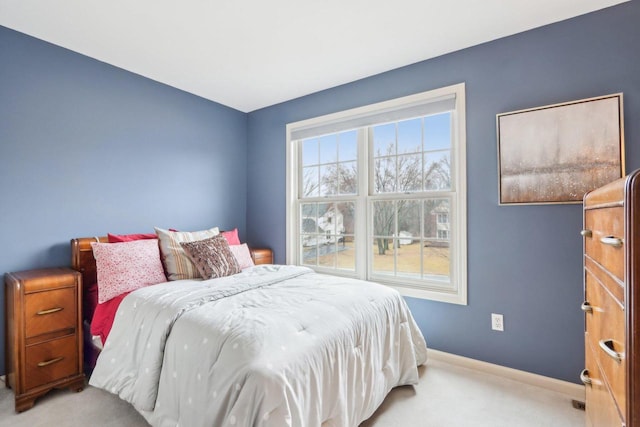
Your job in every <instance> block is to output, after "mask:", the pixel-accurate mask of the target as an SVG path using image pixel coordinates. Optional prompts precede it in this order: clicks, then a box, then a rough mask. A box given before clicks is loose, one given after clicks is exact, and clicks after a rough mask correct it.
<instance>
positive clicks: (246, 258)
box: [229, 243, 255, 269]
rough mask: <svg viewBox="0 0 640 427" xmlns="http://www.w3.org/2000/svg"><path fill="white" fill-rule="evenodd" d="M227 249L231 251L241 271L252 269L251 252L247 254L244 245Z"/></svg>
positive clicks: (245, 245) (247, 249) (247, 250)
mask: <svg viewBox="0 0 640 427" xmlns="http://www.w3.org/2000/svg"><path fill="white" fill-rule="evenodd" d="M229 249H231V253H232V254H233V256H234V257H235V258H236V261H238V265H239V266H240V268H241V269H245V268H247V267H253V266H254V265H255V264H254V263H253V259H251V252H249V247H248V246H247V244H246V243H243V244H241V245H235V246H229Z"/></svg>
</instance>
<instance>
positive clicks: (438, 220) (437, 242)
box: [422, 199, 451, 280]
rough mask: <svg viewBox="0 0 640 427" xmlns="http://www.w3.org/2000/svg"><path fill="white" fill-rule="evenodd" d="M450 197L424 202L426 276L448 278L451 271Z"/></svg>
mask: <svg viewBox="0 0 640 427" xmlns="http://www.w3.org/2000/svg"><path fill="white" fill-rule="evenodd" d="M450 219H451V213H450V204H449V200H448V199H431V200H427V201H425V202H424V238H425V242H424V248H423V258H422V263H423V269H424V276H425V278H427V279H429V278H431V279H437V280H443V279H448V278H449V276H450V271H451V261H450V255H451V249H450V227H451V223H450Z"/></svg>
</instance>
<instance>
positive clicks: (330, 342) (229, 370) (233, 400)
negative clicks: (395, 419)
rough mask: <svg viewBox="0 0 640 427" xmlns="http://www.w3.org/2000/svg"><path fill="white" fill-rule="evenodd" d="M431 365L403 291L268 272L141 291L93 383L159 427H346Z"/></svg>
mask: <svg viewBox="0 0 640 427" xmlns="http://www.w3.org/2000/svg"><path fill="white" fill-rule="evenodd" d="M425 361H426V345H425V342H424V338H423V337H422V335H421V333H420V331H419V330H418V328H417V326H416V324H415V322H414V320H413V318H412V317H411V313H410V312H409V309H408V308H407V306H406V303H405V302H404V300H403V298H402V297H401V296H400V295H399V294H398V293H397V292H396V291H395V290H392V289H390V288H388V287H385V286H382V285H377V284H374V283H370V282H365V281H359V280H352V279H345V278H339V277H334V276H327V275H321V274H316V273H314V272H313V271H312V270H310V269H307V268H304V267H293V266H258V267H254V268H251V269H247V270H245V271H244V272H242V273H240V274H237V275H234V276H230V277H225V278H221V279H213V280H207V281H176V282H169V283H164V284H159V285H154V286H149V287H146V288H142V289H139V290H137V291H135V292H132V293H131V294H130V295H129V296H127V297H126V298H125V299H124V300H123V302H122V304H121V305H120V308H119V309H118V313H117V315H116V319H115V322H114V325H113V329H112V330H111V333H110V335H109V338H108V339H107V342H106V344H105V348H104V350H103V351H102V353H101V354H100V357H99V359H98V363H97V365H96V368H95V370H94V371H93V375H92V376H91V380H90V384H91V385H93V386H96V387H100V388H103V389H105V390H108V391H110V392H112V393H116V394H118V395H119V396H120V397H121V398H122V399H124V400H126V401H128V402H130V403H132V404H133V405H134V407H135V408H136V409H137V410H138V411H139V412H140V413H142V414H143V415H144V417H145V418H146V419H147V420H148V421H149V422H150V423H151V424H152V425H154V426H171V427H175V426H185V427H197V426H265V427H267V426H274V427H283V426H301V427H313V426H323V427H328V426H336V427H347V426H357V425H358V424H359V423H360V422H361V421H363V420H365V419H367V418H368V417H370V416H371V415H372V414H373V412H374V411H375V410H376V408H377V407H378V406H379V405H380V403H382V401H383V400H384V397H385V396H386V394H387V393H388V392H389V390H390V389H391V388H392V387H395V386H397V385H403V384H415V383H417V382H418V371H417V366H418V365H421V364H423V363H424V362H425Z"/></svg>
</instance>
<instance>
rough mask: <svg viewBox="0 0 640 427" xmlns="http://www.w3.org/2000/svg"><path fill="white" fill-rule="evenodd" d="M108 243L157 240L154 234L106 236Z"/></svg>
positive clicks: (109, 234)
mask: <svg viewBox="0 0 640 427" xmlns="http://www.w3.org/2000/svg"><path fill="white" fill-rule="evenodd" d="M107 238H108V239H109V243H122V242H133V241H134V240H145V239H157V238H158V236H157V235H156V233H137V234H111V233H108V234H107Z"/></svg>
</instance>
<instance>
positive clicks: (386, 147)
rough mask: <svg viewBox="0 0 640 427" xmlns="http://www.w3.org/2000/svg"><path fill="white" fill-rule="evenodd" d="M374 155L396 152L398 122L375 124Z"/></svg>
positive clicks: (386, 154)
mask: <svg viewBox="0 0 640 427" xmlns="http://www.w3.org/2000/svg"><path fill="white" fill-rule="evenodd" d="M371 129H372V131H373V155H374V156H375V157H380V156H388V155H392V154H396V148H395V147H396V124H395V123H389V124H386V125H379V126H374V127H372V128H371Z"/></svg>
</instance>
